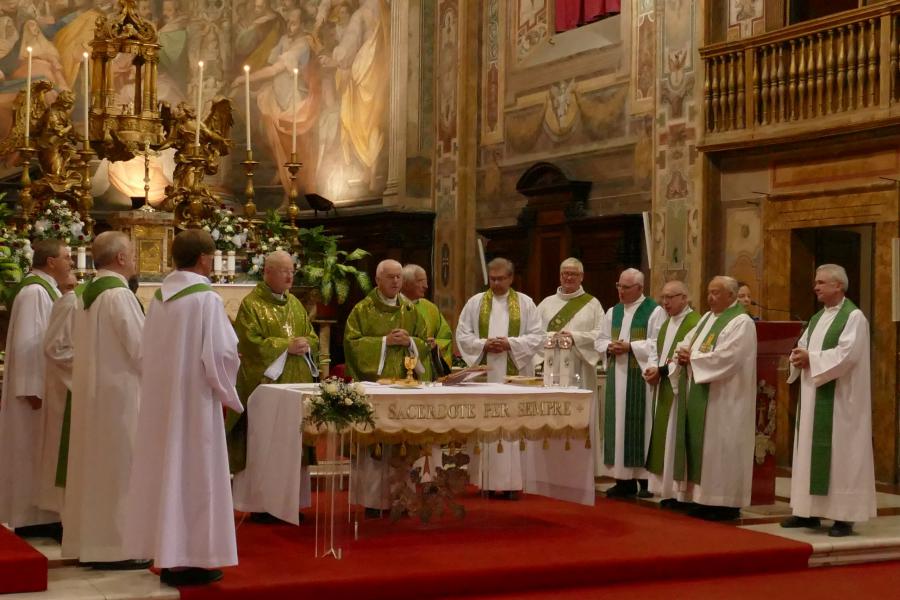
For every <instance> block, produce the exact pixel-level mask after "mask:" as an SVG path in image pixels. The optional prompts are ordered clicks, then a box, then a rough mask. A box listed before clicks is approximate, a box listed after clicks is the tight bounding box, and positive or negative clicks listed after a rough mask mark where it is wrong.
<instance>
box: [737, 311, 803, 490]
mask: <svg viewBox="0 0 900 600" xmlns="http://www.w3.org/2000/svg"><path fill="white" fill-rule="evenodd" d="M802 331H803V323H802V322H800V321H757V323H756V342H757V354H756V382H757V383H756V447H755V452H754V456H753V494H752V497H751V501H750V503H751V504H774V503H775V449H776V447H777V444H776V436H777V437H778V438H779V439H787V440H790V431H789V430H788V429H787V428H789V427H790V425H789V423H790V419H788V418H787V410H788V407H789V406H790V398H789V393H790V392H789V388H788V386H787V384H786V383H785V380H786V379H787V376H788V371H789V369H790V363H788V356H790V354H791V350H792V349H793V348H794V347H795V346H796V344H797V340H798V338H799V337H800V333H801V332H802ZM779 429H782V430H781V431H779Z"/></svg>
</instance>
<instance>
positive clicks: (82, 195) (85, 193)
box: [77, 140, 97, 237]
mask: <svg viewBox="0 0 900 600" xmlns="http://www.w3.org/2000/svg"><path fill="white" fill-rule="evenodd" d="M78 156H79V157H81V168H82V169H84V172H83V173H82V175H81V188H80V189H79V190H78V192H77V194H78V211H79V212H80V213H81V218H82V220H83V221H84V228H85V234H86V235H85V237H91V236H93V235H94V219H93V218H92V217H91V210H92V209H93V208H94V197H93V196H92V195H91V160H93V159H94V157H96V156H97V153H96V152H94V151H93V150H92V149H91V142H90V141H89V140H84V146H83V147H82V148H81V150H79V151H78Z"/></svg>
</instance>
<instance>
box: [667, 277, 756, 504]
mask: <svg viewBox="0 0 900 600" xmlns="http://www.w3.org/2000/svg"><path fill="white" fill-rule="evenodd" d="M737 294H738V282H737V281H736V280H735V279H733V278H731V277H725V276H718V277H713V279H712V280H711V281H710V282H709V285H708V286H707V294H706V301H707V304H709V312H707V313H706V314H705V315H703V317H702V318H701V319H700V322H699V323H698V324H697V326H696V327H694V328H693V329H691V330H690V331H689V332H687V334H685V336H684V341H682V342H681V343H680V344H679V345H678V349H677V351H676V353H677V356H678V364H679V365H680V367H682V368H680V369H679V372H678V373H677V374H675V375H674V376H676V377H681V379H679V388H678V397H679V398H686V399H687V402H686V405H685V411H684V413H683V414H682V413H680V412H679V415H678V420H677V423H676V441H675V462H674V476H675V479H676V480H677V481H678V482H679V483H678V484H677V485H678V490H679V493H680V494H683V498H684V500H686V501H692V502H695V503H697V505H698V506H697V507H695V508H694V509H692V510H691V512H690V513H689V514H691V515H692V516H695V517H700V518H702V519H707V520H711V521H729V520H733V519H737V518H739V517H740V514H741V507H742V506H748V505H749V504H750V493H751V491H752V487H753V486H752V484H753V451H754V442H755V437H756V424H755V421H754V415H755V414H756V326H755V325H754V323H753V320H752V319H751V318H750V317H749V316H748V315H747V313H746V311H745V310H744V307H743V305H741V304H740V303H739V302H738V301H737Z"/></svg>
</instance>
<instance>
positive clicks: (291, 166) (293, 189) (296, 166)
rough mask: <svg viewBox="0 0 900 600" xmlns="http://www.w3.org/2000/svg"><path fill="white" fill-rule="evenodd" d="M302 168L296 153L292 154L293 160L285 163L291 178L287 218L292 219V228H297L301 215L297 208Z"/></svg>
mask: <svg viewBox="0 0 900 600" xmlns="http://www.w3.org/2000/svg"><path fill="white" fill-rule="evenodd" d="M302 166H303V164H302V163H299V162H297V153H296V152H291V160H290V161H288V162H286V163H284V167H285V168H286V169H287V170H288V173H289V174H290V176H291V185H290V189H288V205H287V216H288V219H290V222H291V227H292V228H296V227H297V217H298V216H299V214H300V208H299V207H298V206H297V173H298V172H299V171H300V167H302Z"/></svg>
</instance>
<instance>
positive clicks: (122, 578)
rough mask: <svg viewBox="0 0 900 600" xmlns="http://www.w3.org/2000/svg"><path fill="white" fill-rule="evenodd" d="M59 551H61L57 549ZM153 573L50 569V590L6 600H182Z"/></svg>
mask: <svg viewBox="0 0 900 600" xmlns="http://www.w3.org/2000/svg"><path fill="white" fill-rule="evenodd" d="M57 551H58V550H57ZM180 597H181V596H180V594H179V593H178V590H177V589H175V588H173V587H169V586H167V585H163V584H162V583H160V581H159V577H158V576H156V575H154V574H153V573H151V572H150V571H146V570H144V571H95V570H94V569H88V568H85V567H58V568H51V569H50V571H49V573H48V576H47V591H46V592H32V593H27V594H24V593H23V594H6V595H4V596H3V600H126V599H127V600H150V599H153V600H162V599H177V598H180Z"/></svg>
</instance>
